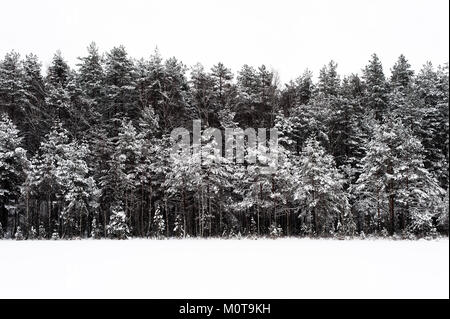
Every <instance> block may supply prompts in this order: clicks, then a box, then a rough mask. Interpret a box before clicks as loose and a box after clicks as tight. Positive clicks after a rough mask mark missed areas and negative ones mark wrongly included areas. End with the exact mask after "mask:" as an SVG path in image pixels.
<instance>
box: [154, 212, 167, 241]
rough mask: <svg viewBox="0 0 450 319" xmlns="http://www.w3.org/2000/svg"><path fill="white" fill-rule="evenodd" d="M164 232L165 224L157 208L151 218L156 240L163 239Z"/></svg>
mask: <svg viewBox="0 0 450 319" xmlns="http://www.w3.org/2000/svg"><path fill="white" fill-rule="evenodd" d="M165 232H166V222H165V220H164V217H163V215H162V214H161V209H160V207H159V206H157V207H156V209H155V215H154V216H153V234H154V236H155V237H156V238H163V237H164V234H165Z"/></svg>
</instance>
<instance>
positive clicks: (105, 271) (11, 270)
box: [0, 239, 449, 299]
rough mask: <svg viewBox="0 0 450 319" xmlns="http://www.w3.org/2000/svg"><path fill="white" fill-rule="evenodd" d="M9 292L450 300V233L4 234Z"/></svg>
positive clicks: (1, 267) (4, 287) (1, 286)
mask: <svg viewBox="0 0 450 319" xmlns="http://www.w3.org/2000/svg"><path fill="white" fill-rule="evenodd" d="M0 274H2V278H1V281H0V298H156V299H158V298H188V299H197V298H273V299H278V298H287V299H291V298H449V241H448V239H441V240H431V241H427V240H419V241H392V240H346V241H339V240H311V239H280V240H128V241H112V240H97V241H95V240H73V241H12V240H3V241H1V240H0Z"/></svg>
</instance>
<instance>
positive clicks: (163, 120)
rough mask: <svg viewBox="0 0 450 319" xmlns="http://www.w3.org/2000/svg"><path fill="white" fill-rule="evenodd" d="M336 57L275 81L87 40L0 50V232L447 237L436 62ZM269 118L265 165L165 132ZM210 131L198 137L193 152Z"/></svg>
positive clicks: (444, 88)
mask: <svg viewBox="0 0 450 319" xmlns="http://www.w3.org/2000/svg"><path fill="white" fill-rule="evenodd" d="M388 62H389V63H392V67H391V69H390V70H391V72H389V74H385V73H384V72H383V66H382V62H381V61H380V60H379V58H378V57H377V55H375V54H374V55H372V56H371V57H368V63H367V65H366V66H361V67H362V71H360V70H355V72H356V73H355V74H349V75H345V76H344V75H339V71H338V65H337V63H335V62H333V61H331V62H329V63H328V64H326V65H325V66H324V67H323V68H322V69H321V70H320V73H319V74H318V75H313V74H312V72H310V71H308V70H306V71H304V72H303V73H301V72H302V70H299V74H300V73H301V75H300V76H299V77H298V78H297V79H296V80H295V81H291V82H289V83H287V84H282V83H280V80H279V77H278V75H277V73H276V72H275V71H273V70H271V69H270V68H268V67H266V66H264V65H262V66H259V67H252V66H249V65H244V66H243V67H242V68H241V69H240V70H239V71H237V72H236V74H233V73H232V71H231V70H230V69H229V68H227V67H226V66H225V65H223V64H222V63H218V64H216V65H214V66H213V67H212V68H211V69H209V68H205V67H204V66H202V65H201V64H197V65H195V66H192V67H188V66H185V65H184V64H183V63H182V62H181V61H180V60H178V59H176V58H167V59H166V58H164V57H161V55H160V54H159V53H158V52H157V51H155V52H154V53H153V54H152V55H151V56H150V57H149V58H148V59H134V58H132V57H130V56H129V55H128V54H127V52H126V49H125V48H124V47H122V46H120V47H115V48H113V49H112V50H110V51H109V52H106V53H102V52H100V51H99V49H98V48H97V47H96V45H95V44H91V45H90V46H89V47H88V50H87V53H86V55H85V56H84V57H82V58H80V59H79V61H78V64H77V65H76V67H75V68H72V67H70V66H69V64H68V63H67V62H66V61H65V60H64V57H63V56H62V54H61V53H59V52H58V53H56V54H55V55H54V57H53V60H52V62H51V64H50V66H49V68H48V69H47V70H43V68H42V64H41V63H40V60H39V58H38V57H37V56H36V55H33V54H29V55H26V56H22V55H20V54H18V53H16V52H14V51H13V52H10V53H8V54H6V56H5V57H4V58H3V59H2V60H0V116H1V118H0V238H15V239H59V238H61V239H70V238H91V237H92V238H115V239H126V238H131V237H149V238H166V237H178V238H183V237H235V236H243V237H245V236H249V237H251V236H255V237H256V236H268V237H280V236H302V237H303V236H305V237H306V236H308V237H309V236H311V237H316V236H317V237H340V238H345V237H346V236H362V237H364V236H369V235H371V236H383V237H386V236H393V235H394V236H396V237H398V238H414V237H424V236H438V235H439V234H441V235H447V234H448V223H449V221H448V200H449V191H448V189H449V176H448V162H449V149H448V145H449V104H448V102H449V100H448V99H449V75H448V64H446V65H444V66H434V65H432V64H431V63H430V62H427V63H426V64H424V65H423V67H422V68H421V69H420V70H412V68H411V66H410V65H409V63H408V60H407V59H406V58H405V57H404V56H403V55H400V57H399V58H398V60H397V61H388ZM198 119H201V121H202V125H203V129H206V128H207V127H216V128H220V129H221V130H224V129H225V128H237V127H240V128H243V129H245V128H267V129H270V128H277V129H278V131H279V134H280V138H279V147H278V156H279V157H278V158H279V163H278V167H277V170H276V172H274V173H272V174H262V173H261V169H262V163H259V162H256V163H249V162H247V161H246V162H245V163H244V164H238V163H233V162H230V161H227V160H224V159H222V158H221V159H217V160H216V161H211V160H208V158H209V157H210V156H213V155H211V154H209V153H208V156H203V157H201V159H200V160H201V165H193V162H194V161H195V159H194V158H193V157H194V156H198V155H195V153H194V152H193V153H192V155H190V156H187V157H186V156H185V157H182V158H178V160H173V158H171V157H170V151H171V149H172V145H171V144H172V141H171V139H170V133H171V132H172V130H173V129H174V128H177V127H185V128H187V129H192V120H198ZM214 142H215V141H214V140H206V139H204V140H203V142H202V143H203V145H204V149H205V150H206V151H208V147H211V145H212V144H213V143H214Z"/></svg>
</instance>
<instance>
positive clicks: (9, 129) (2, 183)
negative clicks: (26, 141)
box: [0, 114, 29, 231]
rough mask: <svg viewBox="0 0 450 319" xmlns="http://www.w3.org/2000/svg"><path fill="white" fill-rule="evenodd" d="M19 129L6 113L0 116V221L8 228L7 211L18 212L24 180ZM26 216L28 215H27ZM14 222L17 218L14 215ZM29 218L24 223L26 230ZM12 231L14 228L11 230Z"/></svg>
mask: <svg viewBox="0 0 450 319" xmlns="http://www.w3.org/2000/svg"><path fill="white" fill-rule="evenodd" d="M21 143H22V137H21V136H20V135H19V130H18V129H17V128H16V126H15V125H14V124H13V122H12V121H11V120H10V119H9V117H8V116H7V115H6V114H3V115H1V117H0V222H1V223H2V224H3V227H4V228H5V230H6V229H8V215H9V213H15V214H18V208H19V207H18V199H19V197H20V186H21V184H22V183H23V181H24V180H25V177H26V176H25V169H26V168H27V162H28V161H27V158H26V151H25V150H24V149H23V148H22V147H21ZM27 217H28V216H27ZM15 220H16V222H17V221H18V220H19V219H18V218H17V216H16V218H15ZM28 223H29V219H28V218H27V220H26V224H25V225H24V229H25V231H28V227H29V225H28ZM13 231H14V230H13Z"/></svg>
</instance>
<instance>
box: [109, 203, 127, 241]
mask: <svg viewBox="0 0 450 319" xmlns="http://www.w3.org/2000/svg"><path fill="white" fill-rule="evenodd" d="M106 231H107V234H108V237H109V238H112V239H128V237H129V236H130V230H129V228H128V225H127V221H126V215H125V212H124V210H123V209H122V207H120V206H113V207H112V208H111V216H110V219H109V223H108V226H107V228H106Z"/></svg>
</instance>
